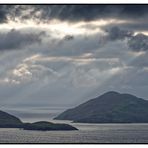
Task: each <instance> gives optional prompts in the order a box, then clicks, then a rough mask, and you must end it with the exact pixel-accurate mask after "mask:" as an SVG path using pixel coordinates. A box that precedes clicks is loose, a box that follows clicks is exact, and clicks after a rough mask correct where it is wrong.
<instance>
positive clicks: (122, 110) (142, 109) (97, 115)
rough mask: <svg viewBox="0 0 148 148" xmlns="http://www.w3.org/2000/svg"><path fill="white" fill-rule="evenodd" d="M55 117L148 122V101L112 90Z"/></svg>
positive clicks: (85, 120) (75, 119)
mask: <svg viewBox="0 0 148 148" xmlns="http://www.w3.org/2000/svg"><path fill="white" fill-rule="evenodd" d="M54 119H58V120H72V121H73V122H81V123H148V101H147V100H144V99H141V98H138V97H136V96H133V95H130V94H120V93H118V92H114V91H111V92H107V93H105V94H103V95H101V96H99V97H96V98H94V99H91V100H89V101H87V102H85V103H83V104H81V105H79V106H77V107H75V108H72V109H68V110H66V111H65V112H63V113H61V114H60V115H58V116H57V117H56V118H54Z"/></svg>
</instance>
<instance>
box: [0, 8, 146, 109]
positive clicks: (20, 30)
mask: <svg viewBox="0 0 148 148" xmlns="http://www.w3.org/2000/svg"><path fill="white" fill-rule="evenodd" d="M147 20H148V5H0V100H1V106H3V107H7V106H8V105H15V106H20V105H24V106H25V105H26V106H28V105H32V106H35V105H36V106H40V105H41V106H42V105H46V106H48V105H49V106H53V105H55V106H64V105H65V106H69V107H70V106H75V105H77V104H80V103H82V102H85V101H87V100H89V99H91V98H93V97H96V96H99V95H101V94H102V93H105V92H107V91H111V90H113V91H119V92H122V93H131V94H133V95H136V96H138V97H142V98H144V99H148V92H147V89H148V79H147V77H148V58H147V57H148V25H147V24H148V21H147Z"/></svg>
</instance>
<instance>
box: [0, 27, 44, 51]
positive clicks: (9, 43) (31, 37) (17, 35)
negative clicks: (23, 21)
mask: <svg viewBox="0 0 148 148" xmlns="http://www.w3.org/2000/svg"><path fill="white" fill-rule="evenodd" d="M43 35H44V32H40V33H23V32H21V31H19V30H15V29H12V30H10V31H9V32H5V33H0V50H11V49H12V50H13V49H19V48H21V47H25V46H29V45H32V44H34V43H40V42H41V41H42V36H43Z"/></svg>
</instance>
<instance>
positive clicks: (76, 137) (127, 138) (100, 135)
mask: <svg viewBox="0 0 148 148" xmlns="http://www.w3.org/2000/svg"><path fill="white" fill-rule="evenodd" d="M63 110H64V108H61V109H58V110H57V109H56V108H51V109H50V110H49V108H48V110H46V109H45V108H44V109H38V110H37V109H34V108H33V109H30V110H29V109H27V110H24V109H22V110H20V109H19V110H10V109H9V110H5V111H7V112H9V113H11V114H13V115H16V116H17V117H19V118H20V119H22V121H24V122H34V121H43V120H45V121H52V122H56V123H68V124H71V125H73V126H75V127H76V128H78V129H79V130H78V131H46V132H45V131H27V130H20V129H2V128H0V143H148V124H82V123H71V121H58V120H51V118H53V117H54V116H56V115H57V114H58V113H60V112H62V111H63ZM49 113H50V114H49Z"/></svg>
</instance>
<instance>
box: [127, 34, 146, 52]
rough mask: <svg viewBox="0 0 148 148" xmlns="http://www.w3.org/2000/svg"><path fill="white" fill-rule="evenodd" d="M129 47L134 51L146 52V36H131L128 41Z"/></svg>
mask: <svg viewBox="0 0 148 148" xmlns="http://www.w3.org/2000/svg"><path fill="white" fill-rule="evenodd" d="M128 45H129V47H130V48H131V49H132V50H134V51H137V52H138V51H147V50H148V36H147V35H144V34H141V33H140V34H137V35H135V36H132V37H131V38H130V40H129V41H128Z"/></svg>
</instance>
